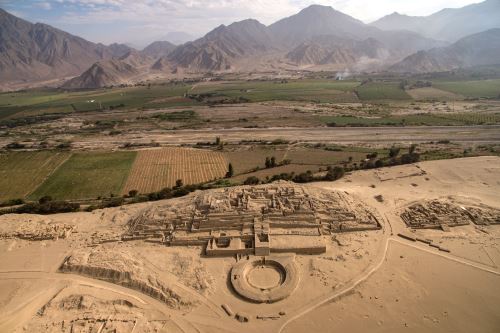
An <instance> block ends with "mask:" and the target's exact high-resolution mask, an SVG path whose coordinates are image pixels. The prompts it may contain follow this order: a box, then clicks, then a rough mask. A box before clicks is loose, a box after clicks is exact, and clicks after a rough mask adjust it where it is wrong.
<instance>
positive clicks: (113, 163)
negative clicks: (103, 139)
mask: <svg viewBox="0 0 500 333" xmlns="http://www.w3.org/2000/svg"><path fill="white" fill-rule="evenodd" d="M135 157H136V152H93V153H75V154H73V155H72V156H71V158H69V159H68V160H67V161H66V163H64V164H63V165H62V166H61V167H60V168H59V169H57V171H56V172H54V173H53V174H52V175H51V176H50V177H49V178H48V179H47V180H46V181H45V182H44V183H43V184H42V185H41V186H40V187H39V188H37V189H36V191H35V192H33V194H31V195H30V199H33V200H37V199H39V198H41V197H43V196H45V195H49V196H51V197H52V198H54V199H61V200H63V199H87V198H97V197H99V196H109V195H111V194H115V195H117V194H119V193H120V192H121V190H122V187H123V186H124V184H125V182H126V180H127V177H128V174H129V171H130V169H131V167H132V164H133V162H134V160H135Z"/></svg>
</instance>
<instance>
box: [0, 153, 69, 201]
mask: <svg viewBox="0 0 500 333" xmlns="http://www.w3.org/2000/svg"><path fill="white" fill-rule="evenodd" d="M69 156H70V153H69V152H52V151H41V152H12V153H7V154H2V155H0V200H1V201H4V200H8V199H16V198H24V197H26V196H27V195H28V194H29V193H30V192H32V191H34V190H35V189H36V188H37V187H38V186H39V185H40V183H42V182H43V181H44V180H45V178H46V177H48V176H49V175H50V174H51V173H52V172H53V171H54V170H55V169H56V168H57V167H59V166H60V165H61V164H62V163H63V162H64V161H65V160H66V159H67V158H68V157H69Z"/></svg>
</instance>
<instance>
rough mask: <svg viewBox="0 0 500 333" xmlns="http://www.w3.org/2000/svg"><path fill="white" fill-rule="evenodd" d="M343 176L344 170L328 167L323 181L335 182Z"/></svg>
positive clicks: (337, 167) (338, 167)
mask: <svg viewBox="0 0 500 333" xmlns="http://www.w3.org/2000/svg"><path fill="white" fill-rule="evenodd" d="M344 174H345V170H344V168H342V167H340V166H335V167H333V168H332V167H328V171H327V173H326V176H325V180H329V181H332V180H337V179H340V178H342V177H344Z"/></svg>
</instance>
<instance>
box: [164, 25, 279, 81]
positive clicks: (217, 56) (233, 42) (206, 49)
mask: <svg viewBox="0 0 500 333" xmlns="http://www.w3.org/2000/svg"><path fill="white" fill-rule="evenodd" d="M273 48H274V47H273V38H272V36H271V34H270V33H269V31H268V30H267V27H266V26H265V25H263V24H261V23H259V22H258V21H256V20H245V21H241V22H236V23H233V24H231V25H229V26H225V25H221V26H219V27H218V28H216V29H214V30H212V31H211V32H209V33H208V34H206V35H205V36H204V37H203V38H200V39H198V40H196V41H194V42H189V43H186V44H184V45H181V46H179V47H177V48H176V49H175V50H174V51H173V52H172V53H170V54H169V56H168V59H169V61H170V62H172V63H174V64H176V65H178V66H180V67H185V68H188V69H192V70H208V71H213V70H215V71H219V70H227V69H230V68H231V65H232V61H233V60H235V59H236V58H243V57H249V56H252V55H256V54H261V53H263V52H267V51H270V50H272V49H273Z"/></svg>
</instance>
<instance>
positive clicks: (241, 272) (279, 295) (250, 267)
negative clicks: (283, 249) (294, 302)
mask: <svg viewBox="0 0 500 333" xmlns="http://www.w3.org/2000/svg"><path fill="white" fill-rule="evenodd" d="M299 280H300V277H299V272H298V268H297V265H296V264H295V262H294V256H283V257H278V256H275V257H266V258H258V259H253V260H243V261H240V262H239V263H237V264H236V265H234V266H233V268H232V269H231V284H232V286H233V288H234V290H235V291H236V293H238V294H239V295H240V296H242V297H243V298H245V299H247V300H249V301H252V302H256V303H273V302H277V301H280V300H282V299H285V298H286V297H288V296H289V295H291V294H292V293H293V292H294V290H295V289H296V288H297V285H298V283H299Z"/></svg>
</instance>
